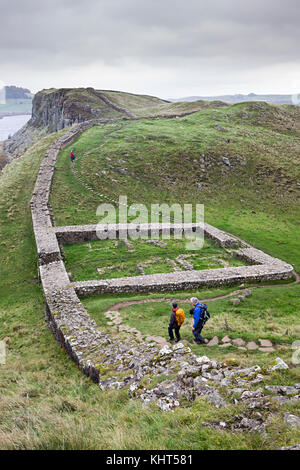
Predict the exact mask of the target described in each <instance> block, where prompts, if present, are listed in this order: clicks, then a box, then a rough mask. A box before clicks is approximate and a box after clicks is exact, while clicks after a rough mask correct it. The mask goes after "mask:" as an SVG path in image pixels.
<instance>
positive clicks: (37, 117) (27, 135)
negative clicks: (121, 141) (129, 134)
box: [4, 88, 136, 160]
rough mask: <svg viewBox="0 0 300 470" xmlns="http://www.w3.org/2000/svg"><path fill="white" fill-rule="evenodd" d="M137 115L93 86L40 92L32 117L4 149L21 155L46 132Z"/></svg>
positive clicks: (34, 101) (9, 152) (14, 156)
mask: <svg viewBox="0 0 300 470" xmlns="http://www.w3.org/2000/svg"><path fill="white" fill-rule="evenodd" d="M123 117H126V118H131V119H132V118H135V117H136V116H135V115H134V114H133V113H131V112H130V111H128V110H127V109H125V108H121V107H120V106H117V105H116V104H115V103H113V102H112V101H110V100H109V99H108V98H107V97H106V96H105V95H104V94H103V93H101V92H99V91H96V90H94V89H93V88H61V89H54V88H53V89H49V90H42V91H40V92H38V93H37V94H36V95H35V96H34V99H33V102H32V117H31V119H30V121H29V122H28V123H27V124H26V125H25V126H24V127H22V129H20V130H19V131H18V132H16V134H14V135H13V136H12V138H11V139H9V140H7V141H5V143H4V150H5V153H6V155H7V156H8V158H9V159H10V160H12V159H14V158H17V157H19V156H21V155H22V154H23V153H24V151H26V150H27V149H28V148H29V147H30V146H31V145H33V144H34V143H35V142H37V141H38V140H39V139H40V138H42V137H43V136H44V135H45V134H47V133H50V132H56V131H59V130H61V129H65V128H66V127H70V126H72V125H73V124H78V123H83V122H86V121H89V120H93V119H95V118H101V119H107V118H116V119H118V118H123Z"/></svg>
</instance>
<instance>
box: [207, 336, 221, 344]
mask: <svg viewBox="0 0 300 470" xmlns="http://www.w3.org/2000/svg"><path fill="white" fill-rule="evenodd" d="M217 344H219V338H218V337H217V336H214V337H213V339H211V340H210V341H209V342H208V343H207V346H216V345H217Z"/></svg>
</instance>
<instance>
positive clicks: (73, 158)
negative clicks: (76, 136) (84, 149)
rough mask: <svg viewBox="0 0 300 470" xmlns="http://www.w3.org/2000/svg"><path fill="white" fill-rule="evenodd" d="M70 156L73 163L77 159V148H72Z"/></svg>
mask: <svg viewBox="0 0 300 470" xmlns="http://www.w3.org/2000/svg"><path fill="white" fill-rule="evenodd" d="M70 157H71V162H72V163H73V162H74V160H75V158H76V157H75V150H74V149H72V150H71V153H70Z"/></svg>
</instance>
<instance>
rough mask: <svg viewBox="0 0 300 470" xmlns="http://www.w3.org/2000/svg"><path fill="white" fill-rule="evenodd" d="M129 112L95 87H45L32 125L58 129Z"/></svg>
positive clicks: (35, 103)
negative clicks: (104, 97) (97, 91)
mask: <svg viewBox="0 0 300 470" xmlns="http://www.w3.org/2000/svg"><path fill="white" fill-rule="evenodd" d="M126 111H127V110H124V109H122V108H119V109H116V107H113V106H112V104H111V103H110V101H109V100H107V99H106V100H104V99H103V96H102V94H101V93H96V92H95V90H94V89H93V88H87V89H84V88H78V89H70V88H61V89H59V90H56V89H51V90H42V91H40V92H39V93H37V94H36V95H35V97H34V100H33V105H32V119H31V121H30V125H32V126H33V127H47V128H48V129H49V131H50V132H55V131H58V130H61V129H64V128H65V127H69V126H71V125H72V124H77V123H81V122H84V121H88V120H90V119H94V118H97V117H102V118H107V117H112V112H113V114H114V115H116V114H118V113H119V114H120V115H124V114H126Z"/></svg>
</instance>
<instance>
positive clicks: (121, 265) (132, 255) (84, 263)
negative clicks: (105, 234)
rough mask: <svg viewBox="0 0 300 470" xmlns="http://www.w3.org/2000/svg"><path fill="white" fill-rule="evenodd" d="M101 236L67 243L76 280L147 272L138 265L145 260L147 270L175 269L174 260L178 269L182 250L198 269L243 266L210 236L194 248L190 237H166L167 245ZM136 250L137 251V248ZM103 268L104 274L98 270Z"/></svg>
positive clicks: (67, 256)
mask: <svg viewBox="0 0 300 470" xmlns="http://www.w3.org/2000/svg"><path fill="white" fill-rule="evenodd" d="M129 241H130V243H131V246H132V247H131V246H129V247H128V246H126V244H125V243H124V241H123V240H99V241H92V242H88V243H74V244H71V245H65V246H64V255H65V265H66V269H67V271H68V272H69V273H71V275H72V280H74V281H75V280H76V281H86V280H89V279H103V278H114V277H124V276H138V275H141V274H143V273H142V272H141V271H140V270H139V268H138V265H139V264H140V263H142V268H143V270H144V272H145V274H155V273H170V272H173V271H174V268H173V265H172V264H171V263H170V261H169V260H172V261H173V262H174V263H175V265H176V266H177V269H179V270H184V268H183V267H182V265H180V263H179V262H178V260H177V257H178V256H179V255H181V254H183V255H185V256H188V258H186V261H188V262H189V263H192V265H193V266H194V269H196V270H199V269H216V268H223V267H224V265H225V266H226V265H227V266H242V265H243V262H241V261H240V260H238V259H237V258H234V257H233V255H232V254H231V253H230V252H227V251H226V250H223V249H222V248H220V247H218V246H217V245H215V244H213V243H212V242H211V241H209V240H205V242H204V246H203V248H202V249H201V250H197V251H190V250H189V249H187V248H186V240H185V239H182V240H176V239H174V238H173V237H172V238H171V239H170V240H163V242H164V244H165V245H163V246H157V245H155V244H153V243H149V240H129ZM133 250H134V251H133ZM98 268H101V269H102V272H101V274H99V272H98V271H97V269H98Z"/></svg>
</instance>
